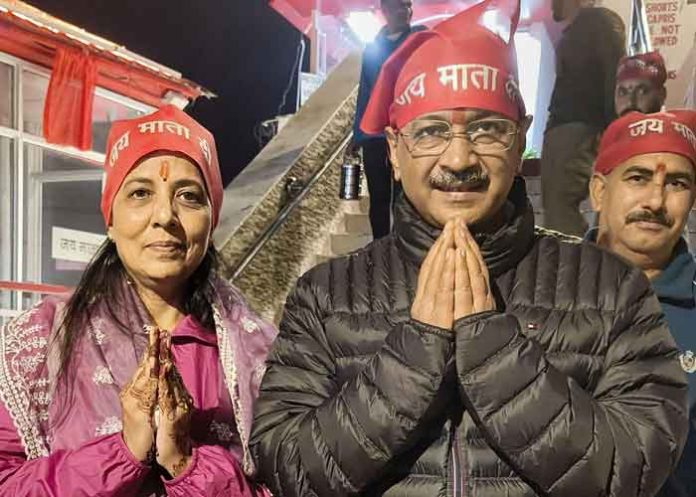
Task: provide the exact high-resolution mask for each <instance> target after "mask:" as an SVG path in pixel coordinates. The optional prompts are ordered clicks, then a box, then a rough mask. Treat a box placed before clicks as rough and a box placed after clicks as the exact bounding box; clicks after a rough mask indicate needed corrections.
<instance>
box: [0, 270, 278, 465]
mask: <svg viewBox="0 0 696 497" xmlns="http://www.w3.org/2000/svg"><path fill="white" fill-rule="evenodd" d="M213 288H214V290H215V298H214V302H212V308H213V313H214V318H215V331H214V332H215V333H216V335H217V341H218V348H219V355H220V362H221V366H222V371H223V373H224V378H225V384H226V386H227V389H228V391H229V395H230V399H231V400H232V405H233V410H234V414H235V423H236V426H237V430H238V432H239V433H238V435H239V440H240V442H241V447H235V448H234V449H235V452H236V453H238V454H241V456H242V461H241V462H242V467H243V469H244V471H245V473H247V474H248V475H251V474H252V473H253V472H254V466H253V462H252V458H251V456H250V454H249V446H248V443H249V436H250V433H251V423H252V416H253V403H254V401H255V399H256V396H257V395H258V390H259V385H260V383H261V379H262V377H263V373H264V370H265V366H264V364H265V359H266V355H267V353H268V350H269V348H270V345H271V343H272V341H273V339H274V338H275V335H276V330H275V328H274V327H273V326H271V325H269V324H267V323H265V322H264V321H262V320H261V319H260V318H258V317H257V316H256V315H255V314H254V313H253V312H251V310H250V309H249V308H248V306H247V305H246V303H245V301H244V299H243V298H242V296H241V294H240V293H239V291H238V290H237V289H235V288H234V287H233V286H232V285H230V284H229V283H227V282H225V281H223V280H220V279H217V280H215V281H214V282H213ZM121 294H122V295H121V296H120V297H121V299H120V300H119V305H118V306H117V307H118V314H117V317H118V319H119V321H121V322H122V323H123V324H125V325H127V327H128V329H129V330H131V332H129V333H124V332H123V331H122V329H121V328H120V327H119V326H118V325H117V324H116V323H115V322H114V321H113V319H112V318H111V316H110V314H109V313H108V312H107V310H106V305H105V303H103V302H98V303H96V304H95V305H94V306H93V312H92V315H91V319H90V320H89V322H88V330H87V333H86V334H85V335H84V336H83V339H82V340H81V341H80V343H79V344H78V346H77V347H76V349H75V352H74V356H73V357H74V360H73V362H72V365H71V373H73V374H74V378H75V382H74V383H73V385H74V387H73V388H74V390H73V391H74V392H79V394H77V395H75V394H73V395H71V396H70V398H69V399H67V398H65V395H64V394H63V393H62V392H64V391H65V389H64V388H56V384H57V382H56V374H57V369H58V353H57V347H56V344H55V343H53V340H52V339H53V338H54V337H55V334H56V332H57V328H58V326H60V323H61V320H62V319H61V318H62V314H63V309H64V307H65V303H66V302H67V297H66V298H50V299H45V300H44V301H42V302H41V303H39V304H38V305H37V306H35V307H34V308H33V309H31V310H29V311H27V312H26V313H24V314H23V315H21V316H19V317H18V318H16V319H15V320H13V321H12V322H10V323H8V324H7V325H6V326H5V327H4V329H3V330H2V332H1V333H0V354H1V355H0V357H1V361H0V398H1V400H2V401H3V402H4V404H5V406H6V407H7V409H8V411H9V412H10V415H11V416H12V419H13V422H14V425H15V427H16V429H17V433H18V434H19V437H20V439H21V441H22V445H23V446H24V449H25V453H26V456H27V459H34V458H38V457H42V456H46V455H48V454H49V453H50V452H52V451H54V450H57V449H61V448H70V447H76V446H78V445H80V444H82V443H84V442H87V441H88V440H91V439H93V438H95V437H96V436H99V435H107V434H110V433H115V432H118V431H120V430H121V425H120V420H121V408H120V403H119V399H118V391H119V390H120V388H121V387H123V385H125V384H126V383H127V382H128V381H129V380H130V378H131V376H132V375H133V372H134V371H135V369H136V368H137V365H138V363H139V361H140V359H141V357H142V355H143V351H144V349H145V346H146V342H147V328H148V326H149V320H148V319H147V318H146V313H145V311H144V308H143V306H142V303H141V302H140V299H139V298H138V297H137V295H136V293H135V291H133V289H132V288H130V287H129V286H127V285H125V284H124V285H123V291H122V292H121ZM212 332H213V331H212V330H211V333H212ZM104 368H106V369H104ZM100 369H101V370H103V371H108V372H110V373H111V376H112V378H113V382H114V383H115V385H117V386H118V388H113V389H101V388H98V386H97V384H98V381H93V380H94V379H93V378H91V376H92V374H93V372H94V371H95V370H100ZM85 376H88V377H87V378H86V377H85ZM61 396H62V398H61ZM66 408H67V409H69V412H70V413H71V415H70V417H71V422H69V423H66V422H63V421H61V420H62V419H66V416H64V414H65V411H64V409H66ZM75 413H77V414H75ZM76 420H79V422H76Z"/></svg>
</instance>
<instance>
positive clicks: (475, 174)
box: [428, 167, 490, 190]
mask: <svg viewBox="0 0 696 497" xmlns="http://www.w3.org/2000/svg"><path fill="white" fill-rule="evenodd" d="M428 182H429V183H430V187H431V188H434V189H437V190H454V189H457V188H462V187H467V186H484V187H486V186H488V184H489V183H490V177H489V175H488V173H487V172H486V171H485V170H484V169H483V168H481V167H470V168H467V169H463V170H461V171H448V170H442V169H440V170H438V171H437V172H435V173H433V174H431V175H430V178H428Z"/></svg>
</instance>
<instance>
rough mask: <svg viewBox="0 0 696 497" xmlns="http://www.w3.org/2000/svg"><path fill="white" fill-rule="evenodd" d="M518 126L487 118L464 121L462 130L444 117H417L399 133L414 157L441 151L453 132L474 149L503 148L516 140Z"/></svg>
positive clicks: (477, 151)
mask: <svg viewBox="0 0 696 497" xmlns="http://www.w3.org/2000/svg"><path fill="white" fill-rule="evenodd" d="M518 130H519V127H518V125H517V123H515V122H514V121H511V120H509V119H502V118H486V119H478V120H476V121H471V122H469V123H466V125H465V129H464V131H463V132H460V133H458V132H455V131H452V125H451V124H450V123H449V122H447V121H438V120H433V119H418V120H416V121H412V122H411V123H409V124H408V125H406V127H405V128H404V130H403V131H399V134H400V135H401V136H403V137H404V143H405V144H406V148H407V149H408V151H409V153H410V154H411V155H412V156H413V157H428V156H434V155H440V154H443V153H444V152H445V151H446V150H447V148H449V146H450V143H452V140H453V139H454V137H455V136H461V137H462V138H464V139H466V140H467V141H468V142H469V143H471V146H472V148H473V150H474V152H476V153H481V154H485V153H490V152H504V151H506V150H510V148H511V147H512V145H513V144H514V143H515V138H516V136H517V132H518Z"/></svg>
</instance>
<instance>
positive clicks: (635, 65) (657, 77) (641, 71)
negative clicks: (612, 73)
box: [616, 52, 667, 88]
mask: <svg viewBox="0 0 696 497" xmlns="http://www.w3.org/2000/svg"><path fill="white" fill-rule="evenodd" d="M627 79H647V80H649V81H650V82H651V83H652V84H653V85H655V86H656V87H658V88H659V87H661V86H664V85H665V82H666V81H667V69H666V68H665V60H664V59H663V58H662V55H660V52H648V53H644V54H637V55H630V56H626V57H624V58H622V59H621V60H620V61H619V65H618V66H617V69H616V82H617V83H620V82H621V81H625V80H627Z"/></svg>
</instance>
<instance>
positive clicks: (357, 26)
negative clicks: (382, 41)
mask: <svg viewBox="0 0 696 497" xmlns="http://www.w3.org/2000/svg"><path fill="white" fill-rule="evenodd" d="M346 22H347V23H348V26H350V29H351V30H352V31H353V33H355V35H356V36H357V37H358V38H359V39H360V41H362V42H363V43H370V42H371V41H372V40H374V39H375V37H376V36H377V33H379V30H380V29H382V23H380V21H379V19H378V18H377V16H376V15H375V14H374V12H370V11H357V12H351V13H350V14H348V17H347V18H346Z"/></svg>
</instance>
